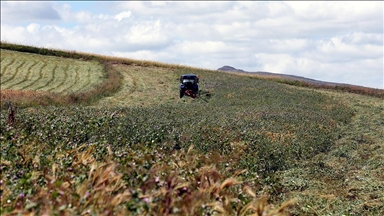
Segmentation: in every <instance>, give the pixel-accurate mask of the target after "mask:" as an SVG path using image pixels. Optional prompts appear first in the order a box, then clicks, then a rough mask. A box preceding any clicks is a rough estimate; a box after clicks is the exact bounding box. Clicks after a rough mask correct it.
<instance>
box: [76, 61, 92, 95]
mask: <svg viewBox="0 0 384 216" xmlns="http://www.w3.org/2000/svg"><path fill="white" fill-rule="evenodd" d="M79 71H86V75H85V74H81V76H80V78H81V79H82V82H81V83H82V86H79V87H78V89H77V91H79V92H81V91H83V90H85V89H87V88H89V86H90V85H91V68H83V67H82V66H80V68H79ZM79 71H77V74H79Z"/></svg>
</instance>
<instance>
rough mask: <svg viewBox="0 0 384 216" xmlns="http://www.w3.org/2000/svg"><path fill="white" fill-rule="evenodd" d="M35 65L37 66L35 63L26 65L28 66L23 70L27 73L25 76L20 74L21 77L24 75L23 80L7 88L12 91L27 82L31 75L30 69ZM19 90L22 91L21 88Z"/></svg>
mask: <svg viewBox="0 0 384 216" xmlns="http://www.w3.org/2000/svg"><path fill="white" fill-rule="evenodd" d="M35 65H37V61H32V63H30V64H28V66H27V67H26V68H25V69H24V70H26V71H27V73H26V74H24V73H23V74H22V75H24V78H23V79H22V80H21V81H19V82H16V83H14V84H12V85H9V86H8V87H7V88H9V89H12V88H13V87H14V86H20V85H21V84H22V83H24V82H26V81H28V80H29V77H30V76H31V74H32V72H31V70H32V68H33V67H34V66H35ZM21 89H22V88H21Z"/></svg>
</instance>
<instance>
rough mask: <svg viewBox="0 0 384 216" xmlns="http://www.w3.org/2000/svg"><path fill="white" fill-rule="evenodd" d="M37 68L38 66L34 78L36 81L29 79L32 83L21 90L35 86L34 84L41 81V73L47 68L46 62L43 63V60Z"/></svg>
mask: <svg viewBox="0 0 384 216" xmlns="http://www.w3.org/2000/svg"><path fill="white" fill-rule="evenodd" d="M39 66H40V67H36V71H37V75H36V76H35V77H36V79H35V80H33V79H31V81H32V82H31V83H30V84H28V85H26V86H24V87H23V88H22V90H25V89H30V88H31V87H32V86H35V85H36V83H38V82H39V81H40V80H41V78H42V77H43V71H44V68H45V67H47V62H45V61H44V60H43V61H40V62H39ZM35 74H36V73H35Z"/></svg>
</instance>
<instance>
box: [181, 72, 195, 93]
mask: <svg viewBox="0 0 384 216" xmlns="http://www.w3.org/2000/svg"><path fill="white" fill-rule="evenodd" d="M180 83H181V84H180V98H182V97H183V96H184V95H187V96H189V97H192V98H196V97H197V94H198V92H199V86H198V85H197V83H199V77H197V76H196V75H195V74H184V75H181V76H180Z"/></svg>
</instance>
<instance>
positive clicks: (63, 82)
mask: <svg viewBox="0 0 384 216" xmlns="http://www.w3.org/2000/svg"><path fill="white" fill-rule="evenodd" d="M103 77H104V74H103V67H102V65H100V64H99V63H97V62H90V61H81V60H74V59H67V58H59V57H51V56H41V55H36V54H29V53H20V52H14V51H8V50H1V89H2V90H4V89H7V90H34V91H45V92H54V93H63V94H69V93H73V92H79V91H86V90H90V89H91V88H92V86H96V85H97V84H100V83H101V82H102V80H103Z"/></svg>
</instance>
